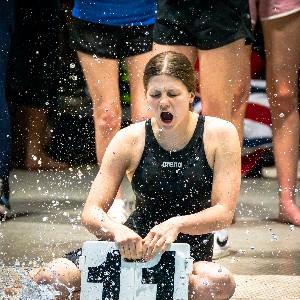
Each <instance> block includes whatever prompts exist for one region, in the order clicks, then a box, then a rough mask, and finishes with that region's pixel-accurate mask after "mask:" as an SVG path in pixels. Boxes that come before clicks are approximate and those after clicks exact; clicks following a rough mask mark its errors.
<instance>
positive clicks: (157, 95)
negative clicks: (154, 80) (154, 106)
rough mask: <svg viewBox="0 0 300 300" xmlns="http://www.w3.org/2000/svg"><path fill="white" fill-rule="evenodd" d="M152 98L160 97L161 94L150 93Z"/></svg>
mask: <svg viewBox="0 0 300 300" xmlns="http://www.w3.org/2000/svg"><path fill="white" fill-rule="evenodd" d="M150 97H151V98H159V97H160V94H153V95H150Z"/></svg>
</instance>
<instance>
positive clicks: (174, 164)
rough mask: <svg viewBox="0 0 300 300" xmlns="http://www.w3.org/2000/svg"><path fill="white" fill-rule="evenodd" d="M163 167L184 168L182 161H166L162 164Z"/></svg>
mask: <svg viewBox="0 0 300 300" xmlns="http://www.w3.org/2000/svg"><path fill="white" fill-rule="evenodd" d="M161 166H162V167H163V168H168V167H170V168H182V162H179V161H164V162H163V163H162V165H161Z"/></svg>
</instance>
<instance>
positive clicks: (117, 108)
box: [77, 51, 124, 206]
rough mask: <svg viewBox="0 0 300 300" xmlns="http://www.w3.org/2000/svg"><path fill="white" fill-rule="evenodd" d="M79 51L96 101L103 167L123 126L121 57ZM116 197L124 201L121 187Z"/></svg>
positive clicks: (98, 146) (99, 156) (98, 153)
mask: <svg viewBox="0 0 300 300" xmlns="http://www.w3.org/2000/svg"><path fill="white" fill-rule="evenodd" d="M77 54H78V58H79V61H80V64H81V66H82V69H83V73H84V76H85V79H86V83H87V87H88V89H89V92H90V95H91V98H92V102H93V113H94V126H95V143H96V156H97V162H98V165H99V167H100V165H101V162H102V158H103V156H104V153H105V150H106V148H107V146H108V144H109V143H110V141H111V140H112V138H113V137H114V135H115V134H116V133H117V132H118V131H119V130H120V128H121V102H120V90H119V61H118V60H116V59H106V58H94V57H93V56H92V55H89V54H85V53H82V52H79V51H77ZM116 199H118V200H117V201H123V200H121V199H122V190H121V187H120V188H119V190H118V192H117V195H116ZM123 204H124V203H123V202H122V203H121V206H122V205H123ZM118 206H119V205H118Z"/></svg>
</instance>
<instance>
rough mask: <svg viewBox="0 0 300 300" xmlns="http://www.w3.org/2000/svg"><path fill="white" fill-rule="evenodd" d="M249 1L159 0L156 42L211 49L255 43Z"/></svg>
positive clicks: (154, 34) (154, 38) (154, 35)
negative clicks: (236, 42)
mask: <svg viewBox="0 0 300 300" xmlns="http://www.w3.org/2000/svg"><path fill="white" fill-rule="evenodd" d="M248 1H249V0H226V1H225V0H207V1H203V0H185V1H182V0H158V1H157V4H158V7H157V16H156V23H155V25H154V32H153V40H154V42H156V43H158V44H162V45H177V46H179V45H180V46H194V47H196V48H198V49H201V50H210V49H214V48H218V47H222V46H225V45H227V44H230V43H232V42H234V41H236V40H238V39H242V38H244V39H245V40H246V44H250V43H251V42H252V41H253V34H252V32H251V18H250V12H249V3H248Z"/></svg>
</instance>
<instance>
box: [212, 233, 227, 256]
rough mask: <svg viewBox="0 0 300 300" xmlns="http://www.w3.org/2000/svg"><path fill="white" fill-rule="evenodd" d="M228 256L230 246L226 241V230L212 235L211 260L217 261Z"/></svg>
mask: <svg viewBox="0 0 300 300" xmlns="http://www.w3.org/2000/svg"><path fill="white" fill-rule="evenodd" d="M229 254H230V246H229V240H228V230H227V229H222V230H218V231H216V232H215V233H214V250H213V258H212V259H218V258H221V257H224V256H227V255H229Z"/></svg>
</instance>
